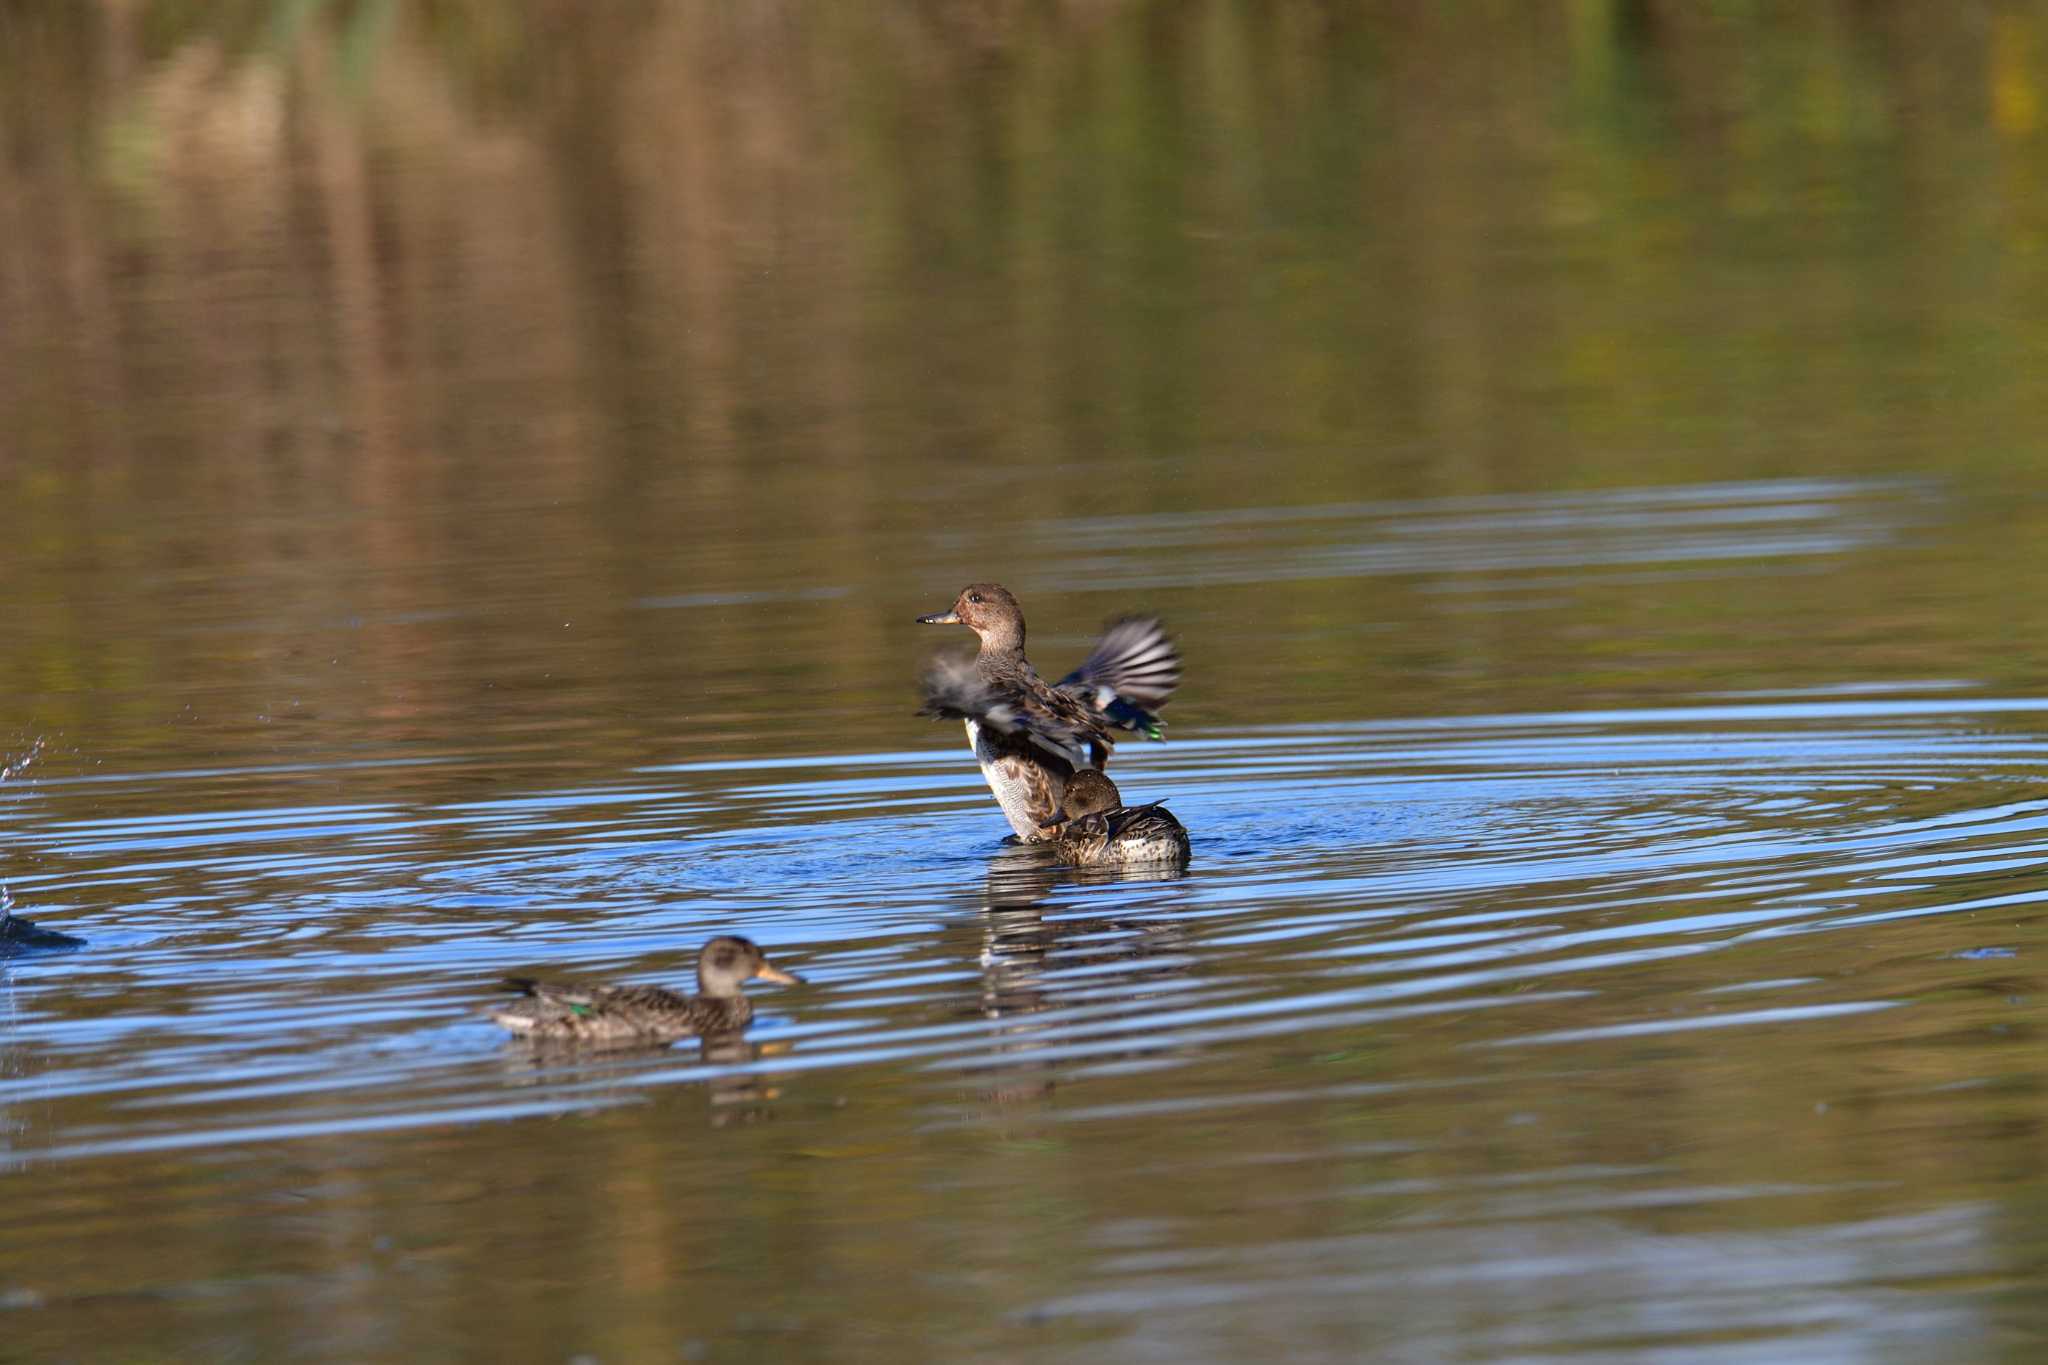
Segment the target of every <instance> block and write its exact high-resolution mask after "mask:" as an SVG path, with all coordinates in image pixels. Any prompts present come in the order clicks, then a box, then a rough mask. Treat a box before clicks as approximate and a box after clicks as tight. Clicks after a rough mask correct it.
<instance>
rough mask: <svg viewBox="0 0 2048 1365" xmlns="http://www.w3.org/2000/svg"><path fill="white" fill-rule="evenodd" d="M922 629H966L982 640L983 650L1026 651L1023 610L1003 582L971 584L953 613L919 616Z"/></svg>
mask: <svg viewBox="0 0 2048 1365" xmlns="http://www.w3.org/2000/svg"><path fill="white" fill-rule="evenodd" d="M917 623H918V624H919V625H921V626H966V627H967V628H968V629H969V630H972V631H973V632H974V633H975V634H976V635H978V636H980V637H981V647H982V649H983V650H984V651H995V650H1015V651H1016V652H1018V653H1022V652H1023V650H1024V609H1023V608H1022V607H1020V606H1018V605H1017V599H1016V598H1014V597H1012V596H1010V590H1009V589H1008V588H1006V587H1004V586H1003V585H1002V584H1000V583H969V584H968V585H967V586H966V587H964V588H962V589H961V590H960V595H959V596H958V597H956V598H954V599H953V607H952V610H950V611H939V612H933V613H932V614H931V615H930V616H920V617H918V618H917Z"/></svg>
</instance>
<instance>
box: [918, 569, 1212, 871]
mask: <svg viewBox="0 0 2048 1365" xmlns="http://www.w3.org/2000/svg"><path fill="white" fill-rule="evenodd" d="M917 619H918V623H919V624H920V625H927V626H941V625H963V626H967V627H969V628H970V629H972V630H973V631H974V633H975V635H977V636H978V637H980V640H981V650H980V652H979V653H978V654H977V655H976V656H975V658H974V661H973V663H972V664H959V663H951V664H949V663H943V662H942V663H937V664H934V665H933V666H932V668H931V669H929V670H928V671H927V672H926V675H925V684H924V690H925V703H924V706H923V707H922V708H921V710H920V713H919V714H921V715H927V716H935V717H939V718H942V719H950V720H964V721H965V722H966V723H967V742H968V746H969V747H970V748H971V749H972V750H973V751H974V757H975V759H976V760H977V761H978V762H979V763H980V764H981V771H982V776H984V777H985V778H987V779H988V785H989V790H990V791H992V792H994V793H995V798H996V803H997V804H998V805H1000V806H1001V807H1002V808H1003V814H1004V816H1006V817H1007V818H1008V819H1009V822H1010V828H1011V829H1013V830H1015V831H1016V833H1017V837H1018V838H1019V839H1022V840H1025V841H1026V842H1030V843H1042V842H1045V841H1048V840H1051V839H1053V838H1055V837H1056V831H1055V830H1054V829H1053V825H1054V824H1055V823H1056V822H1057V821H1058V819H1059V817H1060V815H1061V813H1062V805H1061V796H1062V793H1063V792H1064V791H1065V789H1066V784H1067V780H1068V779H1069V778H1070V777H1072V776H1073V775H1074V773H1075V772H1076V771H1078V770H1080V769H1085V768H1100V767H1102V766H1103V765H1104V764H1105V763H1107V762H1108V761H1109V751H1110V746H1111V745H1112V744H1114V743H1115V742H1116V741H1115V738H1114V737H1113V736H1112V735H1111V733H1110V731H1111V730H1112V729H1122V730H1130V731H1133V732H1135V733H1138V734H1142V735H1144V736H1146V737H1147V738H1149V739H1160V738H1162V737H1163V736H1162V735H1161V733H1160V727H1161V722H1160V720H1159V718H1158V716H1156V715H1155V714H1153V712H1154V710H1155V709H1156V708H1158V707H1160V706H1163V705H1165V704H1166V699H1167V698H1168V697H1169V696H1171V695H1172V694H1173V690H1174V688H1176V687H1178V686H1179V685H1180V652H1179V651H1178V650H1177V649H1175V648H1174V644H1173V641H1172V640H1170V639H1168V638H1167V635H1166V632H1165V630H1164V629H1163V628H1162V627H1161V626H1160V624H1159V622H1157V621H1156V620H1152V619H1150V618H1137V617H1133V618H1128V619H1125V620H1121V621H1117V622H1115V623H1113V624H1112V625H1111V626H1110V627H1109V629H1108V630H1106V631H1105V632H1103V636H1102V639H1101V640H1100V641H1099V642H1098V643H1097V644H1096V646H1095V648H1094V650H1093V651H1091V652H1090V653H1089V655H1088V657H1087V658H1086V659H1085V660H1083V661H1082V664H1081V666H1080V667H1079V668H1077V669H1075V670H1074V671H1073V672H1072V673H1069V674H1068V675H1067V676H1066V677H1064V678H1062V679H1060V681H1059V683H1058V685H1057V686H1054V685H1052V684H1049V683H1047V682H1046V681H1045V679H1043V678H1041V677H1039V676H1038V670H1037V669H1035V668H1033V667H1032V666H1031V662H1030V660H1028V659H1026V658H1025V657H1024V612H1023V609H1022V608H1021V607H1019V606H1018V605H1017V599H1016V598H1015V597H1013V596H1011V595H1010V591H1009V589H1007V588H1005V587H1003V586H1002V585H1001V584H998V583H970V584H968V585H967V586H966V587H965V588H962V589H961V590H960V596H959V597H958V598H956V599H955V600H954V602H953V606H952V609H951V610H949V611H944V612H935V613H933V614H932V615H929V616H920V617H918V618H917Z"/></svg>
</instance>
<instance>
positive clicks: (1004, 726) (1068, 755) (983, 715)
mask: <svg viewBox="0 0 2048 1365" xmlns="http://www.w3.org/2000/svg"><path fill="white" fill-rule="evenodd" d="M1031 681H1032V682H1033V683H1035V684H1036V688H1037V689H1038V690H1033V689H1031V688H1027V687H1016V688H1004V687H994V686H991V685H990V684H989V682H988V680H987V679H985V678H983V677H982V676H981V673H980V671H979V670H978V669H976V668H975V666H974V664H973V663H972V662H971V661H969V660H966V659H934V660H932V662H931V665H930V667H928V668H926V669H925V674H924V705H923V706H921V707H919V708H918V714H919V715H921V716H933V717H937V718H939V719H942V720H971V721H973V722H975V723H976V724H977V725H980V726H982V727H984V728H985V729H990V730H994V731H996V732H997V733H999V734H1004V735H1009V736H1011V737H1013V738H1015V739H1020V740H1024V741H1026V742H1028V743H1030V744H1032V745H1033V746H1035V747H1037V748H1039V749H1041V750H1043V751H1044V752H1046V753H1048V754H1051V755H1053V756H1054V757H1057V758H1059V759H1060V760H1062V761H1063V762H1065V763H1066V764H1067V765H1068V766H1070V767H1074V768H1087V767H1092V766H1094V763H1093V761H1092V760H1091V757H1090V755H1091V750H1092V748H1093V747H1094V746H1095V745H1096V744H1098V743H1099V741H1100V740H1101V738H1102V726H1101V723H1100V722H1099V721H1097V720H1096V719H1095V718H1094V717H1093V716H1091V715H1090V714H1088V712H1087V710H1086V709H1085V708H1084V707H1082V706H1080V705H1077V704H1076V701H1075V699H1074V698H1072V697H1070V696H1065V695H1062V694H1060V693H1057V692H1054V691H1052V689H1050V688H1047V687H1046V686H1045V684H1044V683H1042V682H1037V680H1036V678H1035V677H1034V678H1033V679H1031Z"/></svg>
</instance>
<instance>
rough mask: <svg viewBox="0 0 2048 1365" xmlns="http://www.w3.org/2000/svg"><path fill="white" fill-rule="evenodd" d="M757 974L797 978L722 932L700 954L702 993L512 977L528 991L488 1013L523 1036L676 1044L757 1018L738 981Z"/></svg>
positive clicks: (786, 980)
mask: <svg viewBox="0 0 2048 1365" xmlns="http://www.w3.org/2000/svg"><path fill="white" fill-rule="evenodd" d="M756 978H758V979H760V980H763V981H780V982H782V983H783V984H785V985H796V984H799V983H801V982H802V980H803V978H802V977H800V976H797V975H796V974H794V973H792V972H785V971H783V970H782V969H781V968H780V967H777V966H775V965H773V964H772V963H770V962H769V961H768V957H767V955H766V954H765V953H763V952H762V951H761V950H760V948H758V947H756V946H755V944H754V942H753V941H752V940H751V939H744V938H736V937H730V936H722V937H719V938H714V939H712V940H711V941H710V942H709V943H707V944H705V945H704V950H703V951H702V952H701V953H699V954H698V955H697V994H696V995H684V994H683V993H682V992H680V991H671V990H666V989H664V988H662V987H660V986H601V985H589V984H584V983H580V982H571V981H537V980H534V979H533V978H531V977H512V978H510V979H508V980H507V981H506V982H505V985H506V986H507V987H508V988H509V989H512V990H515V991H519V992H522V993H523V994H525V995H526V996H527V997H528V998H527V999H524V1000H518V1001H514V1002H513V1003H511V1004H509V1005H506V1006H504V1007H502V1008H500V1009H496V1010H493V1011H492V1012H491V1018H492V1019H494V1020H496V1021H497V1022H498V1023H499V1024H502V1025H503V1026H504V1027H506V1028H508V1029H510V1030H511V1031H512V1032H514V1033H516V1034H519V1035H520V1036H521V1037H524V1038H532V1039H537V1040H545V1041H550V1042H560V1043H575V1044H580V1045H584V1046H594V1047H606V1046H614V1047H615V1046H619V1045H621V1044H635V1043H638V1044H653V1043H662V1044H666V1043H672V1042H674V1041H676V1040H677V1039H678V1038H687V1037H690V1036H691V1035H693V1034H699V1035H712V1034H722V1033H731V1032H735V1031H737V1030H739V1029H742V1028H745V1027H746V1025H747V1021H748V1020H750V1019H752V1018H753V1017H754V1006H753V1002H752V1001H750V1000H748V999H747V997H746V994H745V992H744V991H742V990H741V989H740V986H741V983H743V982H746V981H750V980H754V979H756Z"/></svg>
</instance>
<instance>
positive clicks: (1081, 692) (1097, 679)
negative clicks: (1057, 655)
mask: <svg viewBox="0 0 2048 1365" xmlns="http://www.w3.org/2000/svg"><path fill="white" fill-rule="evenodd" d="M1179 686H1180V650H1179V649H1177V648H1175V646H1174V643H1173V640H1172V639H1171V638H1170V637H1169V636H1168V635H1167V633H1166V628H1165V627H1164V626H1162V625H1160V624H1159V622H1158V620H1157V619H1155V618H1153V617H1150V616H1128V617H1125V618H1124V619H1123V620H1121V621H1115V622H1112V623H1111V624H1110V627H1109V629H1107V630H1105V631H1104V632H1103V633H1102V638H1101V639H1100V640H1098V641H1096V644H1095V648H1094V649H1093V650H1091V651H1089V654H1088V657H1087V658H1086V659H1084V660H1082V661H1081V666H1080V667H1079V668H1077V669H1075V670H1074V671H1073V672H1072V673H1069V674H1068V675H1067V676H1066V677H1064V678H1061V679H1060V681H1059V690H1060V691H1062V692H1065V693H1067V694H1068V695H1069V696H1072V697H1074V698H1076V699H1077V700H1079V701H1080V702H1081V703H1082V704H1083V705H1085V706H1088V707H1089V708H1090V709H1092V710H1094V711H1095V712H1097V713H1098V714H1099V715H1101V716H1102V718H1103V719H1104V720H1105V721H1107V722H1108V723H1109V724H1111V725H1115V726H1118V727H1120V728H1122V729H1125V730H1135V731H1137V732H1138V733H1139V734H1141V735H1144V736H1145V737H1146V738H1147V739H1160V738H1162V737H1163V736H1161V735H1160V733H1159V731H1160V726H1161V724H1162V722H1161V721H1160V719H1159V717H1158V716H1156V715H1154V714H1152V713H1153V711H1154V710H1156V709H1157V708H1159V707H1161V706H1164V705H1165V704H1166V699H1167V698H1168V697H1170V696H1172V695H1173V689H1174V688H1176V687H1179Z"/></svg>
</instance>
